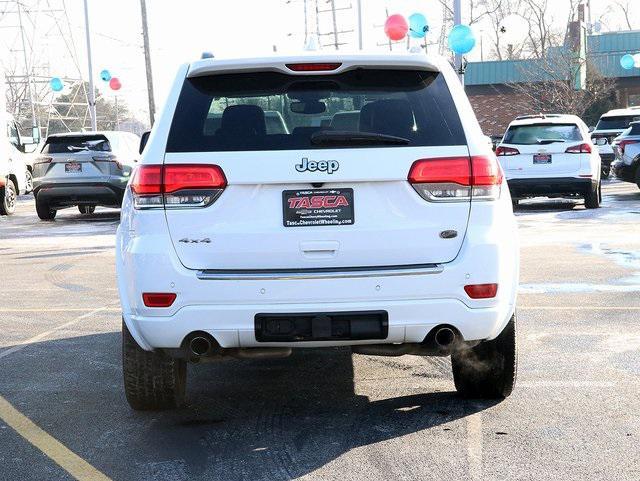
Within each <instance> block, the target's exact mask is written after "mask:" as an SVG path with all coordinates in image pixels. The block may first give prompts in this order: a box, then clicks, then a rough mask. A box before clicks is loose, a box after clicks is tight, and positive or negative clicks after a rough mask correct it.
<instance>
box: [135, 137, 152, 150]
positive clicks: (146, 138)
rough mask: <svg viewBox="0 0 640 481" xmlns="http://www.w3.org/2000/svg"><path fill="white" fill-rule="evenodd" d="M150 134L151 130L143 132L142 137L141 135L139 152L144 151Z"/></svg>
mask: <svg viewBox="0 0 640 481" xmlns="http://www.w3.org/2000/svg"><path fill="white" fill-rule="evenodd" d="M150 134H151V132H145V133H144V134H142V137H140V148H139V149H138V153H140V154H142V152H143V151H144V148H145V147H146V146H147V142H148V141H149V135H150Z"/></svg>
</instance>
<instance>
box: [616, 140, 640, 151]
mask: <svg viewBox="0 0 640 481" xmlns="http://www.w3.org/2000/svg"><path fill="white" fill-rule="evenodd" d="M639 142H640V140H631V139H627V140H621V141H620V143H619V144H618V148H619V149H620V152H621V153H623V154H624V149H625V148H626V147H627V145H631V144H637V143H639Z"/></svg>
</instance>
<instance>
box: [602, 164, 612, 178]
mask: <svg viewBox="0 0 640 481" xmlns="http://www.w3.org/2000/svg"><path fill="white" fill-rule="evenodd" d="M610 175H611V166H610V165H607V166H602V178H603V179H608V178H609V176H610Z"/></svg>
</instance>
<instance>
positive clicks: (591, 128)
mask: <svg viewBox="0 0 640 481" xmlns="http://www.w3.org/2000/svg"><path fill="white" fill-rule="evenodd" d="M594 130H596V128H595V127H594V126H593V125H592V126H590V127H589V133H591V132H593V131H594Z"/></svg>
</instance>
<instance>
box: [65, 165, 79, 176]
mask: <svg viewBox="0 0 640 481" xmlns="http://www.w3.org/2000/svg"><path fill="white" fill-rule="evenodd" d="M64 171H65V172H66V173H68V174H75V173H78V172H82V164H80V163H79V162H67V163H66V164H64Z"/></svg>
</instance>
